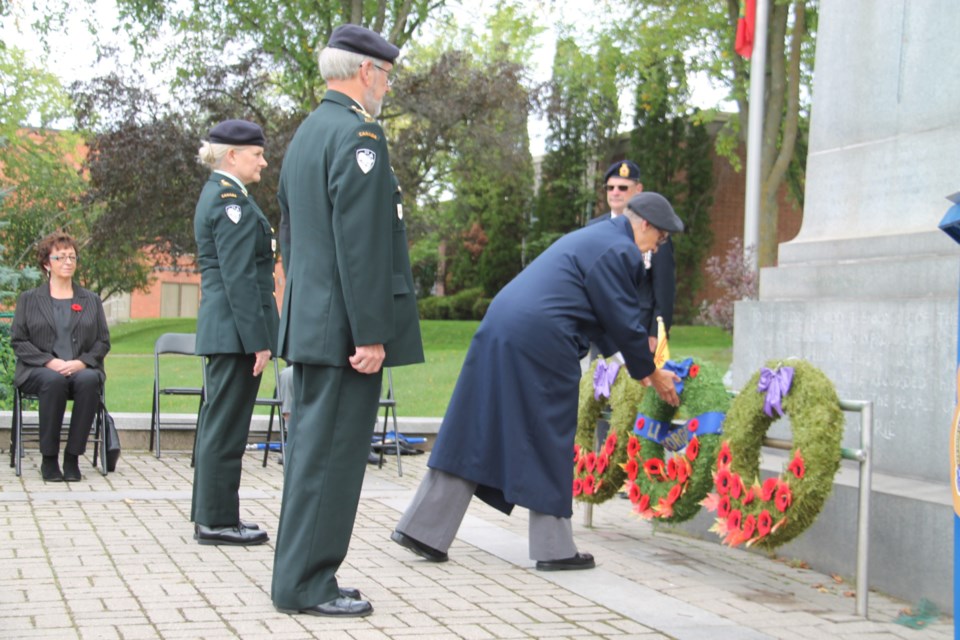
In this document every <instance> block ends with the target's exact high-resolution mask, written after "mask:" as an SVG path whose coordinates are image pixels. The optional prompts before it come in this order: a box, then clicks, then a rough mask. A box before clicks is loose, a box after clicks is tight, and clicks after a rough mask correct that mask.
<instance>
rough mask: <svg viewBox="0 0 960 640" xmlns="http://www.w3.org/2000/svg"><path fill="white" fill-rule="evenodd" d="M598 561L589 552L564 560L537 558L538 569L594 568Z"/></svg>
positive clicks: (569, 569)
mask: <svg viewBox="0 0 960 640" xmlns="http://www.w3.org/2000/svg"><path fill="white" fill-rule="evenodd" d="M595 566H597V563H596V562H594V561H593V556H592V555H590V554H589V553H578V554H576V555H574V556H572V557H570V558H564V559H562V560H537V571H576V570H578V569H593V568H594V567H595Z"/></svg>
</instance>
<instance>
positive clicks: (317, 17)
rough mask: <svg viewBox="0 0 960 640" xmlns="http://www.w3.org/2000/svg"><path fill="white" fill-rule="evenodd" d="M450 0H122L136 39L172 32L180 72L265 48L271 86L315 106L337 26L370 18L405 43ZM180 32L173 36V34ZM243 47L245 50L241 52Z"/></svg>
mask: <svg viewBox="0 0 960 640" xmlns="http://www.w3.org/2000/svg"><path fill="white" fill-rule="evenodd" d="M444 4H445V0H342V1H339V0H338V1H332V0H286V1H285V2H273V3H271V2H261V1H259V0H230V1H229V2H220V1H218V0H194V1H193V2H188V3H183V2H178V1H177V0H117V6H118V7H119V9H120V17H121V20H122V21H123V28H124V29H125V30H126V31H127V33H128V35H129V38H130V41H131V43H132V44H134V45H135V46H137V47H139V48H140V51H141V52H142V51H144V49H143V46H144V45H145V44H146V43H148V42H152V41H156V40H158V39H160V38H162V37H167V38H169V39H170V41H171V42H172V44H171V45H170V46H169V47H168V49H167V51H166V55H167V56H168V58H169V59H170V60H173V61H175V64H176V65H177V67H178V69H179V74H180V78H181V80H183V81H189V79H191V78H196V77H200V76H202V75H203V74H204V70H205V69H207V68H208V67H211V66H213V67H216V66H219V60H221V59H222V56H223V52H224V51H228V50H233V51H236V50H237V49H238V48H239V50H240V51H241V52H249V51H260V52H263V54H264V55H266V56H267V57H268V59H269V60H270V68H271V70H272V71H273V73H272V74H271V76H270V77H271V83H272V93H273V95H275V96H277V97H284V98H288V99H290V100H292V101H293V103H294V104H295V106H296V107H298V108H299V109H302V110H304V111H311V110H312V109H313V108H314V107H316V106H317V104H319V101H320V97H321V96H322V95H323V89H322V87H323V82H322V79H321V77H320V70H319V66H318V64H317V54H318V53H319V51H320V49H321V48H322V47H323V45H324V43H326V42H327V40H328V39H329V36H330V33H331V32H332V31H333V29H334V28H336V27H337V26H339V25H341V24H343V23H346V22H350V23H353V24H359V25H363V26H365V27H368V28H370V29H373V30H374V31H377V32H378V33H382V34H383V35H384V36H385V37H386V38H387V39H388V40H390V41H391V42H393V43H395V44H397V45H398V46H403V45H404V44H406V42H407V41H408V40H410V38H411V36H412V35H413V33H414V32H415V31H416V30H417V29H418V28H419V27H420V26H421V25H423V24H424V22H426V20H427V19H428V17H429V16H430V15H431V14H432V13H434V12H436V11H437V10H438V9H440V8H442V7H443V6H444ZM171 35H172V36H173V37H172V38H170V36H171ZM241 55H242V53H241Z"/></svg>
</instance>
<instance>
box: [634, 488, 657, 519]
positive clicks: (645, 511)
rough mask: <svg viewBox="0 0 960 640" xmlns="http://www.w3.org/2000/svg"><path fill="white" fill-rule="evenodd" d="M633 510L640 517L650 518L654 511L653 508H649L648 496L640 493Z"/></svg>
mask: <svg viewBox="0 0 960 640" xmlns="http://www.w3.org/2000/svg"><path fill="white" fill-rule="evenodd" d="M633 510H634V512H636V513H638V514H639V515H640V517H642V518H652V517H653V516H654V513H653V509H651V508H650V496H649V495H647V494H645V493H642V494H641V495H640V499H639V500H638V501H637V506H636V507H634V508H633Z"/></svg>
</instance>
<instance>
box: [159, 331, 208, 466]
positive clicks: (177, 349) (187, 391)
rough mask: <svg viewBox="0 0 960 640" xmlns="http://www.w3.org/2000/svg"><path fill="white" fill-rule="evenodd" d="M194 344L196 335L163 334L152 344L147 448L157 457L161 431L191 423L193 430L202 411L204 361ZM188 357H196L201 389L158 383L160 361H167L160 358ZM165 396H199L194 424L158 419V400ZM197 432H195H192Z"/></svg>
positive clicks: (204, 398)
mask: <svg viewBox="0 0 960 640" xmlns="http://www.w3.org/2000/svg"><path fill="white" fill-rule="evenodd" d="M196 341H197V334H195V333H165V334H163V335H162V336H160V337H159V338H157V341H156V342H155V343H154V345H153V408H152V410H151V412H150V445H149V448H150V449H153V450H154V455H156V456H157V457H158V458H159V457H160V429H161V427H162V426H163V425H166V426H170V425H175V424H179V425H186V424H192V425H193V426H194V429H196V425H197V422H198V421H199V420H200V410H201V409H202V408H203V403H204V400H206V391H205V386H206V379H205V377H204V368H203V358H201V357H199V356H197V355H196V354H195V353H194V349H195V345H196ZM168 355H172V356H189V357H191V358H197V359H198V361H199V363H200V386H199V387H164V386H163V385H162V384H161V382H160V368H161V367H160V362H161V360H164V361H166V360H168V359H170V358H161V356H168ZM164 396H198V397H199V404H198V405H197V419H196V420H193V421H189V422H186V421H183V420H179V421H176V420H166V421H163V420H161V417H160V398H162V397H164ZM194 433H196V432H194Z"/></svg>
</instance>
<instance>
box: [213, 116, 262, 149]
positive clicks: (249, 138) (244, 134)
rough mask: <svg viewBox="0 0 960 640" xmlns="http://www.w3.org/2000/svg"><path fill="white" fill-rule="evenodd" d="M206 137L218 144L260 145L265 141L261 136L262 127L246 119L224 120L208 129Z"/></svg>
mask: <svg viewBox="0 0 960 640" xmlns="http://www.w3.org/2000/svg"><path fill="white" fill-rule="evenodd" d="M207 139H208V140H210V142H216V143H218V144H235V145H243V146H253V147H262V146H263V145H264V143H266V141H267V139H266V138H265V137H264V136H263V129H261V128H260V125H258V124H254V123H252V122H247V121H246V120H224V121H223V122H221V123H220V124H218V125H216V126H215V127H214V128H213V129H210V133H209V134H207Z"/></svg>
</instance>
